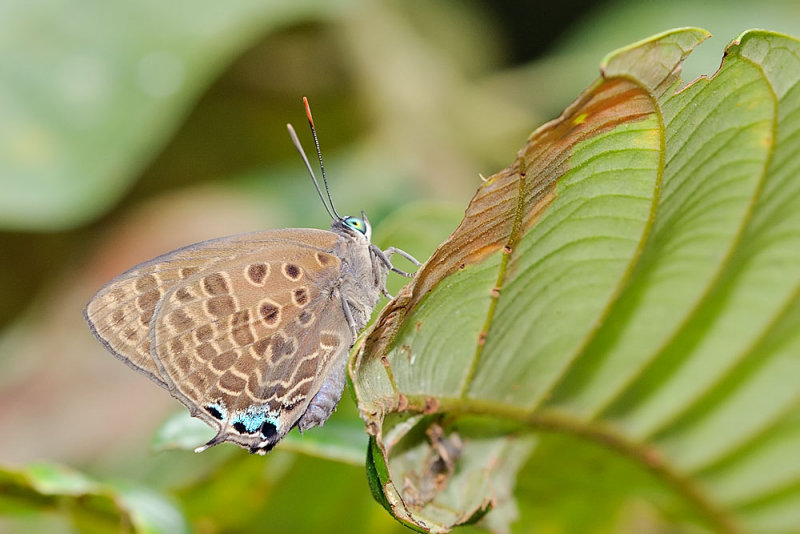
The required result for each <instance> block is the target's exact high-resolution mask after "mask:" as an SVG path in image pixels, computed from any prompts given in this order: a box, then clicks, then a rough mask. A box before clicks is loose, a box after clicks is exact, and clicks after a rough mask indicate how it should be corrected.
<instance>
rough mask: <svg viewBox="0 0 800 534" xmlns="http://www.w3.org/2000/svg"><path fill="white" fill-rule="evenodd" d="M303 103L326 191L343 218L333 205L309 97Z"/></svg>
mask: <svg viewBox="0 0 800 534" xmlns="http://www.w3.org/2000/svg"><path fill="white" fill-rule="evenodd" d="M303 103H304V104H305V105H306V116H307V117H308V125H309V126H310V127H311V136H312V137H313V138H314V147H315V148H316V149H317V158H318V159H319V170H320V172H321V173H322V183H324V184H325V192H326V193H327V194H328V202H330V205H331V209H332V210H333V213H334V214H335V215H336V218H337V219H341V218H342V217H341V215H339V212H337V211H336V206H334V205H333V199H332V198H331V190H330V188H329V187H328V178H327V177H326V176H325V165H323V164H322V152H321V151H320V149H319V139H317V129H316V128H315V127H314V118H313V117H312V116H311V106H309V105H308V98H306V97H303Z"/></svg>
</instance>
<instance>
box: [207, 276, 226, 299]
mask: <svg viewBox="0 0 800 534" xmlns="http://www.w3.org/2000/svg"><path fill="white" fill-rule="evenodd" d="M203 289H204V290H205V292H206V293H207V294H209V295H212V296H213V295H227V294H228V293H229V292H230V288H229V287H228V281H227V280H225V276H224V275H223V274H222V273H214V274H210V275H208V276H206V277H205V278H203Z"/></svg>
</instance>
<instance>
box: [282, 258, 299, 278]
mask: <svg viewBox="0 0 800 534" xmlns="http://www.w3.org/2000/svg"><path fill="white" fill-rule="evenodd" d="M283 275H284V276H285V277H286V278H288V279H289V280H291V281H292V282H296V281H298V280H300V278H301V277H302V276H303V270H302V269H301V268H300V266H299V265H296V264H294V263H284V264H283Z"/></svg>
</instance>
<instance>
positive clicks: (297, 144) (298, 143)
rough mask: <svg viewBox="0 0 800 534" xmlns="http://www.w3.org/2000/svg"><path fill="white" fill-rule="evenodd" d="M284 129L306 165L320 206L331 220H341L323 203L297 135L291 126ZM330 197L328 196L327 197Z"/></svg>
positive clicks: (323, 200) (323, 198)
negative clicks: (323, 207) (320, 203)
mask: <svg viewBox="0 0 800 534" xmlns="http://www.w3.org/2000/svg"><path fill="white" fill-rule="evenodd" d="M286 129H288V130H289V136H290V137H291V138H292V142H293V143H294V147H295V148H296V149H297V151H298V152H300V157H301V158H303V163H305V164H306V169H308V174H310V175H311V181H312V182H314V188H315V189H316V190H317V194H318V195H319V199H320V200H321V201H322V205H323V206H325V211H327V212H328V215H330V217H331V219H341V217H337V216H335V215H334V214H333V213H332V212H331V209H330V208H329V207H328V204H326V203H325V197H324V196H323V194H322V190H321V189H320V188H319V182H317V177H316V176H314V171H313V170H312V169H311V163H309V162H308V158H307V157H306V153H305V151H304V150H303V147H302V146H301V145H300V140H299V139H298V138H297V133H296V132H295V131H294V128H292V125H291V124H287V125H286ZM327 187H328V185H327V184H325V188H326V189H327ZM328 196H330V194H329V195H328Z"/></svg>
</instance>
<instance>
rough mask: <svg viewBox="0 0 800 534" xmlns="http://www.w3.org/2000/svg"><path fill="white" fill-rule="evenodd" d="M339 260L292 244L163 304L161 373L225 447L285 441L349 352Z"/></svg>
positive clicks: (157, 344) (157, 350)
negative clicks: (331, 371)
mask: <svg viewBox="0 0 800 534" xmlns="http://www.w3.org/2000/svg"><path fill="white" fill-rule="evenodd" d="M332 252H333V249H332V248H327V247H326V248H324V249H323V248H319V247H315V246H311V245H309V244H307V243H302V244H301V243H287V242H285V241H284V242H282V243H281V245H280V249H279V250H261V251H259V252H258V253H255V254H250V255H246V256H237V257H236V258H235V259H232V260H223V261H220V262H217V263H215V264H212V265H211V266H209V267H208V268H207V269H205V270H203V271H200V272H198V273H196V274H195V275H193V276H191V277H189V278H187V279H185V280H182V281H181V282H179V283H178V284H175V285H174V286H173V287H172V288H171V289H170V290H169V291H168V292H167V293H166V294H165V295H164V296H163V298H162V299H161V301H160V302H159V304H158V307H157V309H156V312H155V317H154V319H153V323H152V329H151V332H150V337H151V352H152V353H153V354H154V355H155V363H156V365H157V367H158V369H159V374H160V375H161V376H162V377H163V378H164V379H165V381H166V382H167V387H168V389H170V391H171V392H172V394H173V395H174V396H175V397H176V398H178V399H179V400H181V401H182V402H183V403H184V404H185V405H186V406H187V407H189V409H190V410H191V411H192V414H193V415H196V416H198V417H200V418H202V419H203V420H205V421H206V422H207V423H209V424H210V425H212V426H214V427H215V428H216V429H217V430H218V432H219V433H218V439H219V440H222V441H224V440H229V441H235V442H236V443H238V444H240V445H243V446H245V447H248V448H251V449H258V448H259V444H262V446H263V443H262V442H265V441H270V442H271V444H274V442H277V441H278V440H279V439H280V438H281V437H282V436H283V435H285V434H286V432H288V431H289V430H290V429H291V428H292V426H293V425H294V424H295V422H296V421H297V419H298V418H299V417H300V416H302V414H303V413H304V411H305V409H306V407H307V406H308V403H309V402H310V400H311V398H312V397H313V396H314V394H316V392H317V390H319V388H320V386H321V385H322V382H323V380H324V378H325V376H326V371H327V370H328V369H329V366H330V364H331V363H332V362H333V361H335V360H337V358H336V356H338V355H340V354H341V353H343V352H346V350H347V349H348V348H349V346H350V344H351V342H352V339H351V337H352V335H351V333H350V331H349V328H348V327H347V320H346V318H345V316H344V312H343V309H342V302H341V298H340V297H339V296H338V293H337V290H336V283H337V280H338V278H339V275H340V266H341V262H340V260H339V258H338V257H336V256H335V255H334V254H332ZM268 438H269V439H268Z"/></svg>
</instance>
